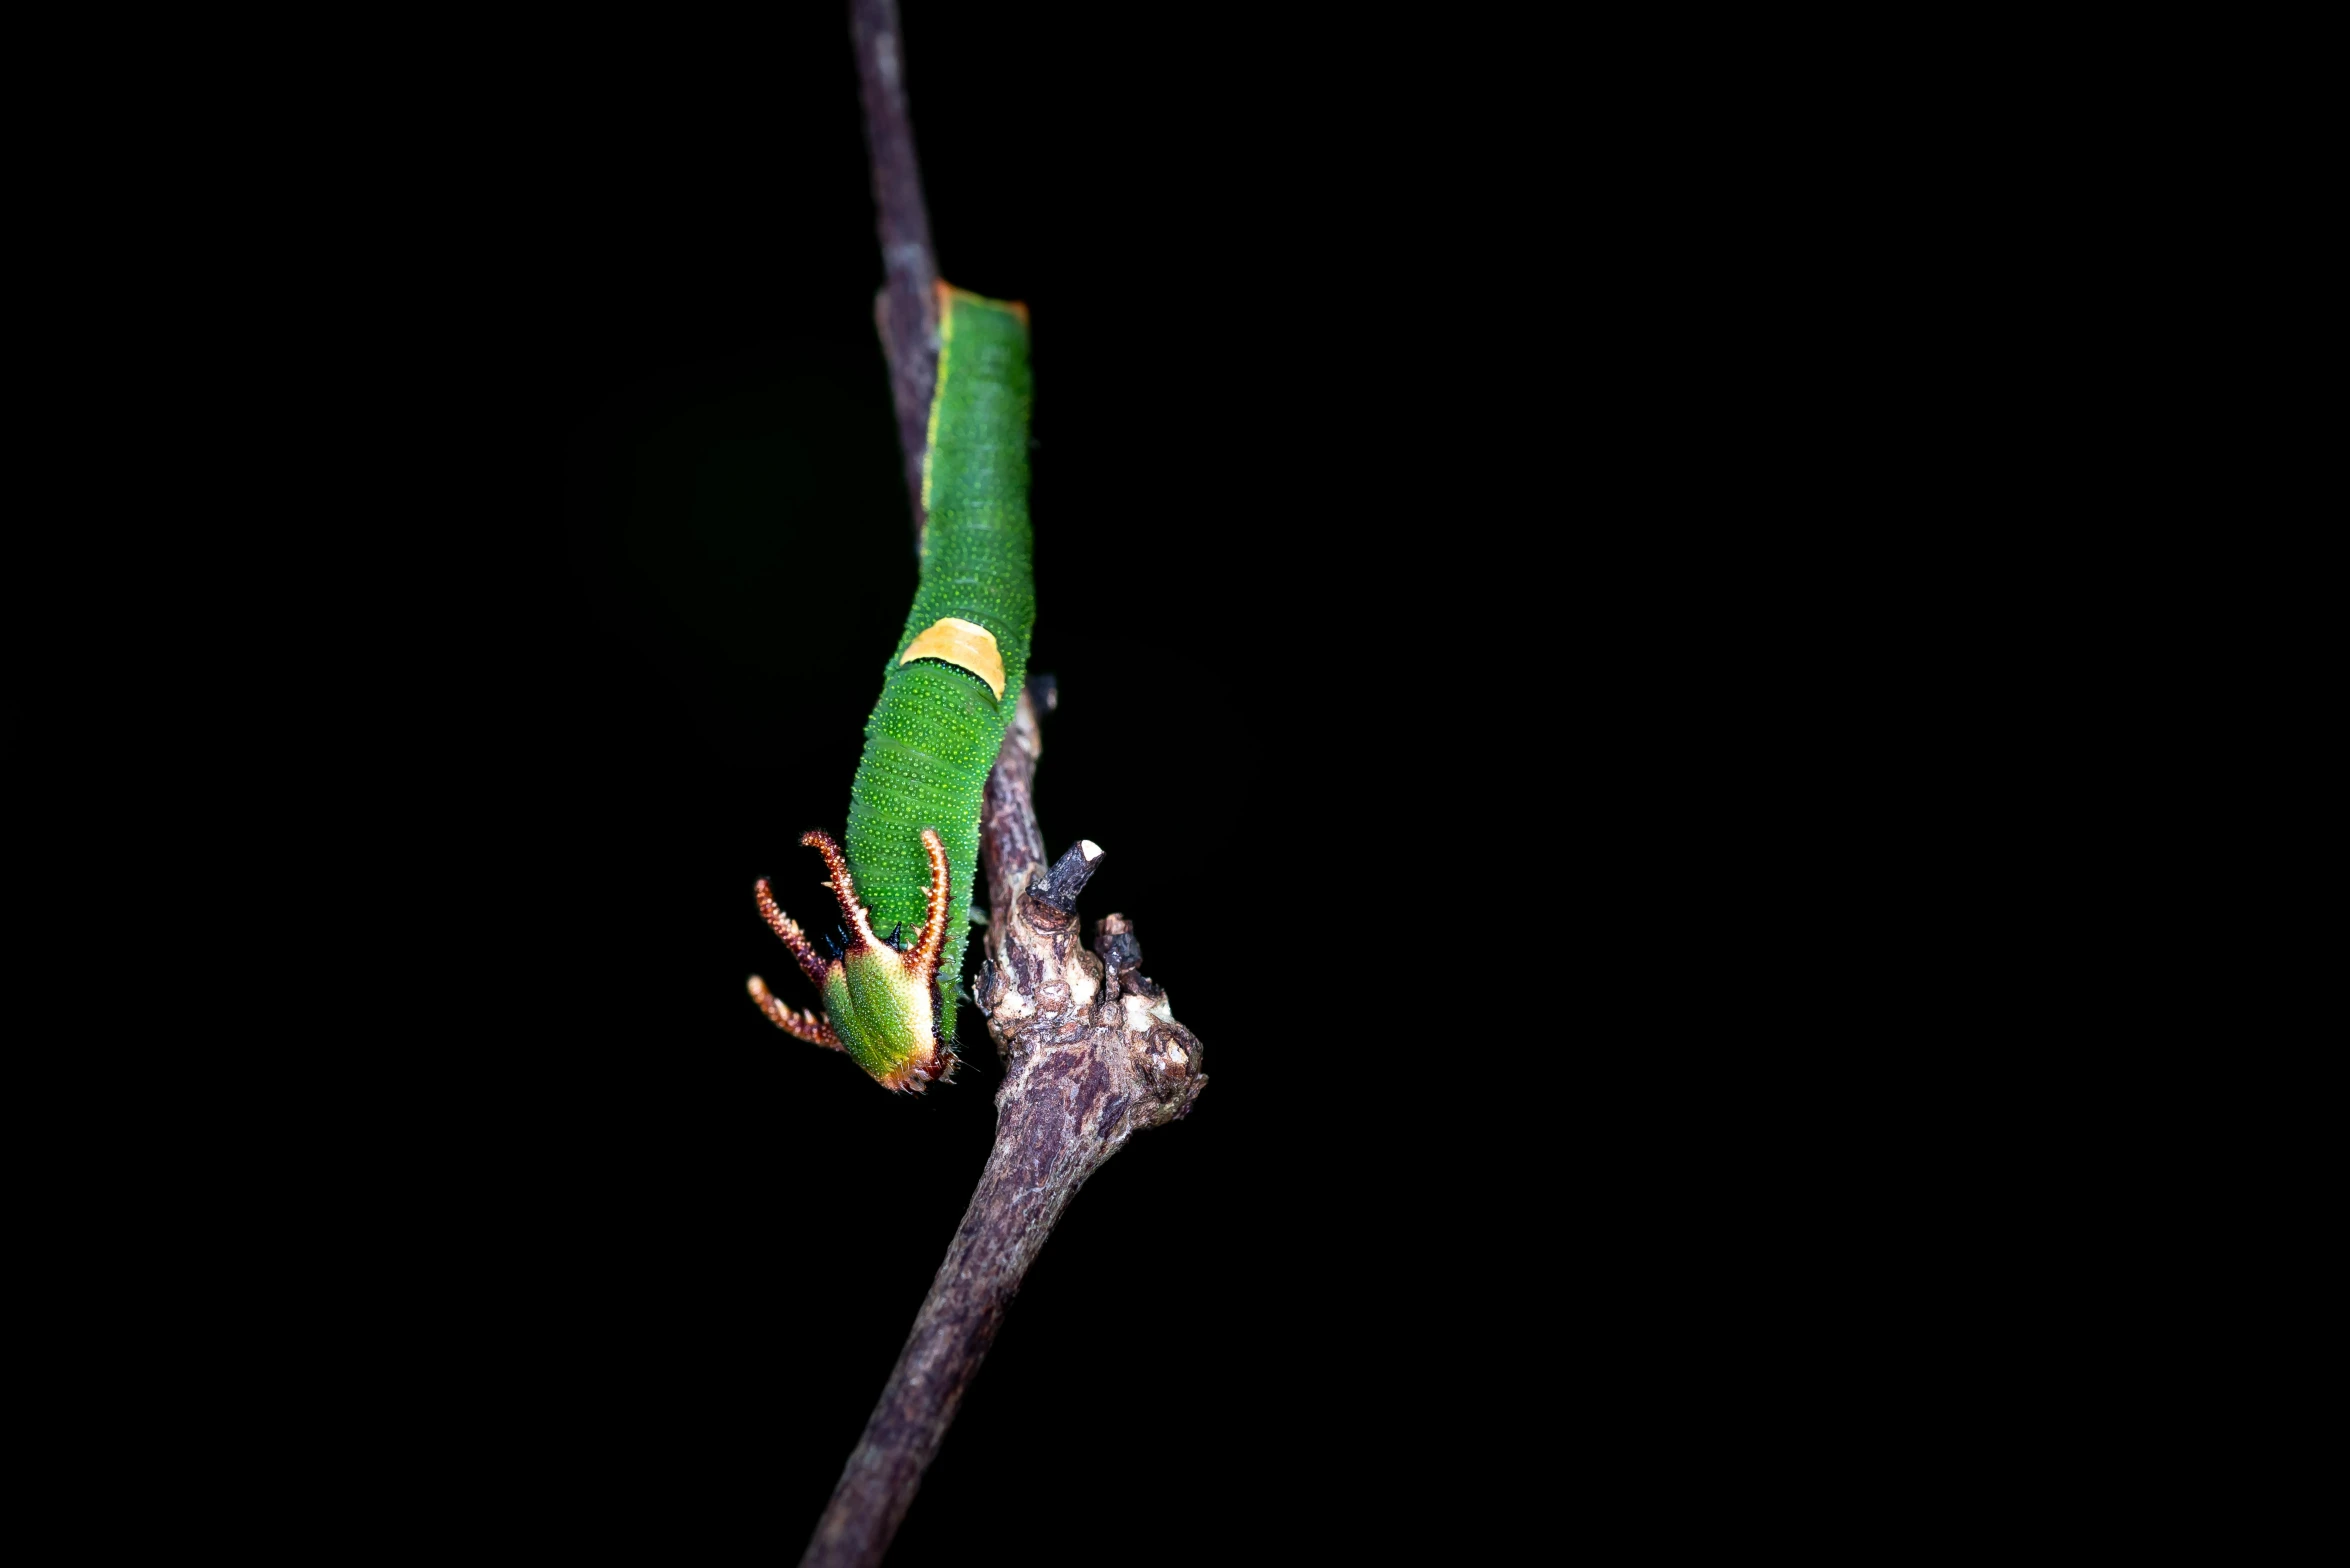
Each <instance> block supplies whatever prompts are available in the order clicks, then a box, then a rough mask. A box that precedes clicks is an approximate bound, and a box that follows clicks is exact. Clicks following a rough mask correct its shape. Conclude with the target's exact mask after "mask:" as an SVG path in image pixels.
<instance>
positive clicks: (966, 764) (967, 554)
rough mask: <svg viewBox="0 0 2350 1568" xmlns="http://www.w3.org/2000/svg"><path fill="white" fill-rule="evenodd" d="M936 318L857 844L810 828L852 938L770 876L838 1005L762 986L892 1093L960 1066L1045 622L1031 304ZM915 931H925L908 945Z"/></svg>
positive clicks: (775, 918)
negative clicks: (794, 910)
mask: <svg viewBox="0 0 2350 1568" xmlns="http://www.w3.org/2000/svg"><path fill="white" fill-rule="evenodd" d="M938 326H939V349H938V389H937V391H936V393H935V394H934V395H933V397H932V399H931V404H930V435H929V450H928V453H927V455H926V457H925V459H924V464H923V470H922V502H923V506H924V508H925V510H926V511H927V512H928V514H929V519H930V520H929V524H928V527H927V528H926V530H925V531H924V534H923V538H922V584H921V586H920V587H919V588H917V589H916V590H915V592H914V607H913V608H912V609H911V610H909V611H908V612H907V614H906V629H905V631H904V632H903V633H902V634H901V635H900V636H899V638H898V644H897V651H896V652H895V653H893V654H892V655H891V657H890V663H889V668H888V671H887V673H886V674H885V675H884V676H883V677H882V683H881V700H880V701H879V702H877V703H875V704H874V706H873V717H872V718H871V719H869V720H867V721H866V724H865V754H864V756H863V758H862V759H860V760H859V762H858V763H857V777H856V781H855V782H854V783H853V784H851V785H850V786H849V829H848V847H847V849H846V850H845V852H844V850H843V849H842V848H841V846H840V845H838V844H836V843H835V842H834V841H833V839H832V837H831V835H830V834H827V833H822V832H810V833H806V834H803V835H801V838H800V842H801V843H802V844H804V845H807V846H809V847H811V848H813V849H815V850H817V851H818V852H819V853H821V854H822V855H823V856H824V860H825V864H826V865H827V867H829V868H830V871H831V880H830V882H829V883H827V886H829V887H830V888H831V889H832V891H833V897H834V898H835V900H836V901H837V902H838V903H839V905H840V912H841V915H842V918H843V923H844V924H845V925H846V926H847V928H848V938H847V944H846V946H845V947H838V946H837V945H836V950H835V951H833V952H831V953H830V954H829V955H827V954H820V953H818V952H817V951H816V949H815V948H814V947H813V946H812V945H810V943H809V941H808V938H807V934H806V933H805V932H804V931H802V930H801V928H800V926H799V924H798V922H796V921H794V920H792V919H791V918H790V917H789V916H788V915H786V914H784V913H783V911H782V910H781V909H779V908H777V907H776V904H775V899H774V897H773V895H772V894H771V893H770V892H769V890H768V886H767V883H766V881H765V880H764V879H762V880H761V881H760V883H759V884H758V889H757V892H758V900H759V912H760V913H761V914H762V915H764V916H765V917H766V919H767V923H768V924H769V925H770V926H772V927H774V929H775V934H776V935H777V936H779V937H781V938H783V942H784V945H785V946H786V947H788V948H790V949H791V951H792V956H793V957H794V958H796V959H797V960H798V961H799V966H800V969H801V970H802V972H804V973H805V974H806V975H807V976H808V978H809V979H810V980H811V981H813V982H815V985H816V989H817V991H818V992H819V993H821V995H822V996H823V998H824V1008H823V1011H822V1012H819V1013H810V1012H803V1011H800V1010H798V1009H795V1008H791V1007H787V1006H785V1005H784V1004H783V1003H782V1002H781V1001H780V1000H778V999H777V998H776V996H775V995H774V994H773V993H772V992H770V991H769V990H768V989H767V986H766V984H765V982H763V981H762V980H760V978H759V977H758V976H757V975H753V976H752V977H751V986H750V989H751V998H752V1000H753V1001H755V1002H757V1003H758V1004H759V1007H760V1010H761V1011H763V1012H765V1013H766V1014H767V1016H768V1017H769V1018H770V1019H772V1020H773V1021H774V1023H775V1025H776V1026H777V1027H778V1028H780V1029H782V1030H784V1031H785V1032H787V1033H789V1034H792V1035H796V1036H798V1037H799V1038H800V1039H803V1040H808V1041H811V1042H813V1043H815V1044H818V1045H826V1046H831V1047H833V1048H834V1049H836V1050H842V1051H846V1052H847V1053H848V1054H849V1055H850V1056H851V1057H853V1058H855V1059H856V1063H857V1065H858V1066H860V1067H862V1068H864V1069H865V1071H866V1072H868V1073H870V1074H872V1075H873V1077H874V1078H875V1079H876V1080H877V1081H879V1082H880V1083H881V1085H882V1086H883V1087H884V1088H888V1089H915V1090H919V1089H921V1088H923V1087H924V1086H925V1085H927V1084H929V1083H931V1082H933V1081H935V1080H938V1079H943V1078H945V1077H946V1076H947V1075H948V1074H950V1073H952V1072H953V1071H954V1067H955V1052H954V1040H955V998H956V995H957V993H958V992H959V990H960V989H961V982H962V974H963V952H964V947H965V944H966V942H967V940H968V938H969V932H970V912H971V886H972V881H973V878H974V876H975V875H976V873H977V871H978V868H979V811H980V801H981V797H982V795H983V793H984V792H985V790H986V787H987V774H988V770H989V769H990V768H991V767H993V766H994V765H995V757H996V752H997V751H998V750H999V749H1000V748H1001V747H1002V745H1003V741H1004V728H1005V725H1006V724H1007V723H1008V722H1009V720H1010V717H1011V706H1012V704H1014V703H1016V702H1018V701H1019V696H1020V686H1021V683H1022V681H1024V680H1025V679H1026V678H1027V674H1028V634H1029V630H1030V628H1031V627H1032V626H1033V625H1034V623H1035V620H1036V584H1035V582H1034V579H1033V577H1032V574H1031V568H1030V539H1029V529H1028V405H1029V395H1030V382H1029V371H1028V308H1027V307H1026V306H1025V305H1018V304H1011V303H1007V302H1004V301H1000V300H991V299H982V298H980V297H979V296H978V295H976V294H966V293H964V292H963V291H962V290H960V289H952V288H949V287H947V285H946V284H944V283H941V284H939V286H938ZM907 930H913V931H915V932H917V935H916V937H915V940H914V941H913V942H912V943H911V944H910V945H908V944H907V943H905V942H904V941H903V940H902V938H903V933H904V932H905V931H907ZM882 931H887V932H888V933H889V934H888V935H887V936H881V935H878V934H877V933H879V932H882Z"/></svg>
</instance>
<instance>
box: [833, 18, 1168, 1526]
mask: <svg viewBox="0 0 2350 1568" xmlns="http://www.w3.org/2000/svg"><path fill="white" fill-rule="evenodd" d="M850 9H851V15H852V18H853V24H852V31H853V32H854V35H855V38H856V44H857V68H858V74H859V76H860V77H861V78H862V80H863V82H864V84H865V115H866V135H867V140H868V143H869V145H870V146H871V148H872V152H873V184H874V199H875V204H876V206H877V207H878V209H879V212H880V228H881V242H882V253H883V257H884V259H885V262H886V265H887V278H888V281H887V282H886V283H885V284H884V286H883V289H882V294H881V299H880V300H879V301H878V307H879V308H878V311H877V314H878V315H879V317H880V320H881V329H882V342H883V346H884V348H885V349H886V350H887V352H888V354H889V359H890V384H891V387H892V389H893V391H894V392H895V395H896V397H897V406H898V427H899V432H900V436H901V438H902V439H903V441H904V442H905V452H906V480H907V489H908V491H909V493H910V495H911V497H912V500H913V505H914V508H915V538H916V542H917V547H919V542H920V539H921V532H922V529H923V527H924V525H925V524H926V523H927V521H928V519H926V518H924V517H923V516H922V515H921V494H922V444H923V440H924V438H925V435H926V424H927V419H928V410H929V403H930V388H931V376H932V373H933V367H934V364H935V354H936V345H935V343H934V342H933V341H932V335H933V333H934V332H935V330H936V324H935V322H932V321H930V320H929V319H928V317H927V315H926V314H925V315H924V316H923V318H922V319H921V321H920V322H919V324H917V323H916V321H915V319H914V317H913V315H912V314H911V312H913V311H916V310H919V311H923V312H927V311H928V309H929V308H930V302H931V299H932V294H931V280H932V279H933V278H935V277H936V276H937V269H936V266H935V263H934V262H933V261H932V259H931V257H930V249H929V233H930V226H929V222H928V219H927V218H926V217H925V216H924V213H923V207H922V190H921V182H920V178H919V175H918V174H917V173H916V170H915V164H914V142H913V134H912V131H911V129H910V127H909V124H908V121H907V118H906V100H905V89H904V85H903V81H902V78H901V75H900V70H899V52H898V44H897V15H896V12H897V7H896V4H895V0H851V7H850ZM901 247H902V249H901ZM909 410H911V411H912V412H911V413H909ZM1053 705H1054V693H1053V688H1052V684H1051V681H1050V679H1049V678H1044V679H1039V680H1036V681H1032V682H1030V685H1029V689H1028V690H1025V691H1023V692H1021V693H1020V695H1019V698H1018V706H1017V707H1016V709H1015V710H1014V713H1013V718H1012V722H1011V724H1010V725H1009V726H1008V728H1007V730H1006V733H1005V736H1004V744H1003V749H1002V750H1001V751H1000V752H998V753H997V756H996V763H995V767H994V769H993V771H992V772H990V773H989V775H988V780H987V790H986V796H985V800H984V803H983V806H982V809H981V816H980V861H981V864H982V866H983V868H984V869H985V871H986V873H987V885H988V901H989V906H990V909H991V911H992V913H991V915H990V918H989V921H988V924H987V928H986V936H985V941H984V943H983V948H984V951H985V954H986V957H985V960H984V962H983V963H982V964H981V965H980V969H979V974H978V979H977V983H976V987H975V989H974V992H973V998H974V1000H976V1001H977V1002H978V1004H979V1009H980V1012H981V1013H982V1014H983V1015H984V1016H985V1017H986V1019H987V1028H988V1033H989V1034H990V1035H991V1036H993V1037H994V1039H995V1042H996V1048H997V1051H998V1052H999V1054H1000V1055H1001V1057H1002V1060H1003V1064H1004V1081H1003V1084H1002V1086H1001V1087H1000V1088H999V1089H998V1090H997V1091H996V1100H995V1103H996V1138H995V1145H994V1148H993V1150H992V1151H991V1152H990V1154H989V1156H988V1160H987V1165H986V1168H985V1169H983V1170H982V1171H981V1172H980V1176H979V1185H978V1186H977V1188H976V1189H975V1190H974V1191H973V1192H972V1194H971V1202H970V1206H969V1207H968V1208H966V1209H965V1210H964V1213H963V1222H962V1224H961V1226H960V1227H959V1228H958V1229H957V1230H956V1232H955V1239H954V1241H953V1242H952V1243H951V1244H950V1245H949V1246H948V1248H947V1255H946V1258H945V1260H944V1261H943V1262H941V1263H940V1264H939V1267H938V1274H937V1276H936V1277H935V1278H934V1279H933V1280H932V1281H931V1285H930V1293H929V1295H927V1296H926V1297H924V1298H923V1302H922V1309H921V1311H920V1312H919V1313H918V1314H917V1315H916V1316H915V1319H914V1327H913V1330H912V1332H910V1333H909V1334H908V1335H907V1336H906V1347H905V1349H904V1350H903V1351H902V1352H900V1354H899V1356H898V1362H897V1365H896V1367H895V1368H893V1369H892V1370H891V1372H890V1376H889V1383H888V1385H887V1386H886V1387H884V1388H883V1390H882V1392H881V1398H880V1399H879V1400H878V1401H877V1402H876V1403H875V1405H874V1407H873V1414H872V1416H871V1417H870V1418H869V1419H868V1420H867V1421H866V1423H865V1431H864V1433H863V1435H862V1436H861V1437H860V1438H859V1439H858V1441H857V1446H856V1448H855V1450H854V1451H853V1452H852V1453H851V1454H850V1455H849V1459H848V1463H847V1464H846V1465H845V1466H844V1467H843V1468H842V1471H841V1478H840V1482H839V1484H838V1485H837V1486H835V1487H834V1489H833V1493H832V1499H831V1501H830V1502H829V1503H827V1504H826V1506H825V1510H824V1516H823V1518H822V1519H820V1520H819V1521H818V1522H817V1526H816V1534H815V1538H814V1539H813V1540H812V1541H810V1542H809V1543H808V1551H807V1555H806V1556H805V1557H804V1558H802V1559H801V1562H802V1568H874V1565H876V1564H879V1563H880V1562H881V1560H882V1556H883V1554H884V1553H885V1552H887V1551H888V1550H889V1543H890V1541H891V1540H892V1538H894V1537H895V1536H896V1534H897V1530H898V1525H899V1524H900V1523H901V1522H902V1521H903V1520H904V1518H905V1516H906V1510H907V1509H908V1508H909V1507H910V1506H912V1504H913V1501H914V1495H915V1493H916V1491H917V1490H918V1489H919V1488H920V1486H921V1484H922V1473H923V1471H924V1470H925V1469H927V1468H928V1467H929V1464H930V1461H931V1460H932V1458H933V1457H935V1456H936V1455H937V1453H938V1449H939V1444H940V1442H941V1441H942V1440H943V1439H944V1438H945V1436H946V1430H947V1427H948V1425H949V1424H950V1423H952V1422H953V1420H954V1418H955V1412H956V1410H957V1409H958V1408H959V1407H960V1406H961V1404H962V1401H963V1393H964V1390H965V1389H967V1388H968V1387H969V1386H970V1383H971V1379H972V1377H973V1375H974V1374H976V1373H977V1372H978V1370H979V1364H980V1362H981V1361H982V1360H983V1359H984V1358H985V1357H986V1355H987V1351H988V1347H989V1346H990V1345H992V1344H993V1343H994V1342H995V1335H996V1330H997V1329H998V1328H999V1327H1000V1326H1001V1325H1002V1322H1003V1317H1004V1311H1005V1309H1006V1308H1007V1307H1008V1306H1009V1305H1010V1304H1011V1300H1012V1297H1013V1295H1014V1294H1015V1293H1016V1292H1017V1291H1018V1290H1019V1288H1020V1281H1021V1279H1022V1278H1023V1277H1024V1276H1025V1275H1026V1274H1027V1272H1028V1267H1029V1265H1030V1264H1031V1263H1033V1262H1034V1261H1035V1259H1036V1255H1037V1253H1038V1251H1039V1250H1040V1249H1042V1247H1043V1246H1044V1243H1045V1238H1046V1237H1047V1236H1049V1235H1051V1234H1052V1228H1053V1226H1054V1224H1055V1223H1056V1222H1057V1221H1058V1220H1059V1219H1060V1217H1061V1214H1062V1211H1063V1210H1065V1209H1066V1208H1067V1207H1068V1204H1069V1200H1070V1199H1071V1198H1073V1197H1075V1196H1076V1193H1077V1189H1078V1188H1079V1187H1081V1186H1083V1185H1084V1184H1085V1179H1086V1178H1087V1177H1088V1176H1090V1175H1092V1174H1093V1172H1094V1171H1096V1170H1098V1169H1099V1168H1100V1167H1101V1165H1102V1164H1103V1162H1105V1161H1106V1160H1108V1159H1109V1158H1110V1156H1112V1155H1113V1154H1115V1153H1117V1152H1118V1150H1119V1149H1120V1148H1121V1147H1123V1146H1124V1145H1125V1142H1126V1140H1127V1138H1129V1137H1130V1136H1132V1135H1133V1134H1134V1133H1135V1132H1136V1131H1138V1130H1140V1129H1142V1128H1145V1127H1156V1126H1163V1125H1164V1124H1166V1123H1167V1122H1170V1121H1175V1120H1177V1119H1179V1118H1181V1117H1183V1116H1185V1115H1188V1114H1189V1113H1190V1111H1191V1106H1192V1102H1193V1101H1194V1100H1195V1099H1197V1098H1198V1096H1199V1092H1200V1090H1201V1089H1202V1088H1203V1087H1204V1086H1205V1085H1206V1083H1207V1076H1206V1074H1205V1073H1204V1072H1202V1071H1201V1050H1200V1043H1199V1041H1198V1039H1197V1038H1196V1037H1194V1036H1193V1035H1192V1033H1191V1031H1190V1030H1188V1029H1186V1028H1184V1027H1183V1026H1182V1025H1181V1024H1179V1023H1177V1022H1175V1017H1174V1014H1173V1012H1172V1011H1171V1010H1170V1009H1169V1007H1168V1003H1167V996H1166V992H1165V991H1164V990H1163V989H1161V988H1160V987H1159V986H1158V985H1156V984H1155V983H1153V982H1152V981H1151V980H1150V979H1149V978H1148V977H1147V976H1145V975H1144V974H1143V973H1142V972H1141V968H1140V965H1141V962H1142V948H1141V945H1140V944H1139V943H1138V942H1137V941H1136V939H1135V936H1134V926H1133V923H1132V922H1131V921H1128V920H1126V919H1125V918H1124V917H1123V916H1120V915H1114V914H1113V915H1105V916H1103V917H1102V920H1101V924H1100V934H1099V936H1098V937H1097V938H1096V939H1095V943H1094V947H1095V951H1091V952H1089V951H1087V950H1086V948H1085V947H1084V946H1083V944H1082V942H1081V941H1080V926H1079V923H1078V918H1077V915H1076V912H1075V906H1076V902H1077V895H1078V892H1079V890H1080V889H1082V888H1083V887H1084V885H1085V883H1086V881H1087V879H1088V878H1090V877H1091V876H1092V875H1093V872H1094V869H1095V867H1096V866H1097V865H1098V863H1099V861H1100V860H1101V858H1102V851H1101V849H1100V848H1099V847H1098V846H1096V845H1094V844H1093V843H1092V842H1091V841H1089V840H1081V841H1080V842H1079V843H1078V845H1077V846H1076V847H1074V848H1072V849H1071V850H1069V851H1068V852H1067V853H1065V854H1063V855H1062V857H1061V859H1060V860H1059V861H1058V862H1057V863H1055V864H1054V865H1053V866H1051V867H1050V868H1049V869H1048V868H1047V866H1046V864H1045V849H1044V834H1043V831H1042V830H1041V829H1040V828H1039V827H1038V826H1037V821H1036V806H1035V797H1034V787H1035V777H1036V759H1037V756H1038V754H1039V753H1040V751H1041V750H1042V743H1041V738H1040V736H1039V734H1038V729H1037V715H1038V712H1039V710H1040V709H1041V710H1045V711H1049V710H1050V709H1051V708H1052V707H1053Z"/></svg>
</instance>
